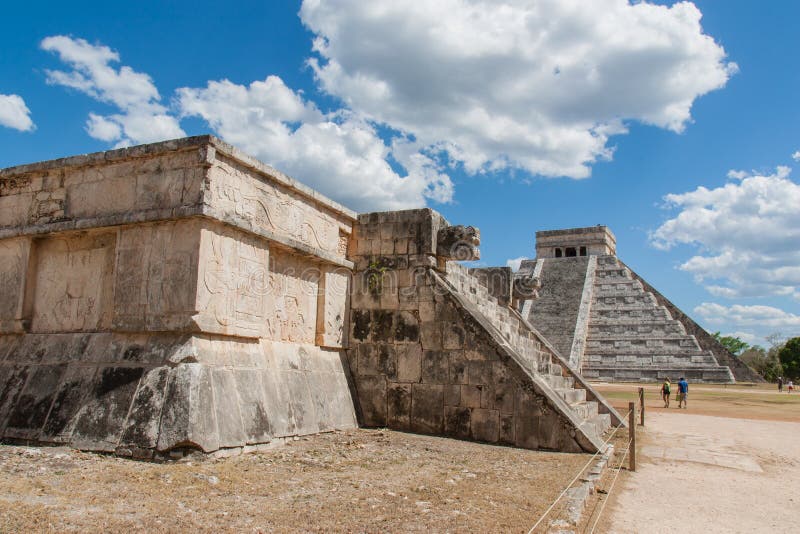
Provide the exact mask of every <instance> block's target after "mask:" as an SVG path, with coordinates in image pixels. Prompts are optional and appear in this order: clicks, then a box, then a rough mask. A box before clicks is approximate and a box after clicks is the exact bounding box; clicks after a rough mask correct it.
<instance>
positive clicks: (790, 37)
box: [0, 0, 800, 344]
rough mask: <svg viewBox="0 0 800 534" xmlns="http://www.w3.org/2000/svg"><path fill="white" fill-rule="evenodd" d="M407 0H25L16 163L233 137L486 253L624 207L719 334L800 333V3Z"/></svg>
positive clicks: (683, 300) (684, 299) (10, 103)
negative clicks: (475, 236) (434, 221)
mask: <svg viewBox="0 0 800 534" xmlns="http://www.w3.org/2000/svg"><path fill="white" fill-rule="evenodd" d="M395 4H397V5H395ZM399 5H400V4H399V3H396V2H395V3H393V2H389V1H383V0H375V1H374V2H370V3H369V4H365V3H363V2H356V1H344V0H342V1H337V2H327V1H322V0H306V2H305V3H301V2H251V3H246V2H242V3H238V5H237V7H235V8H232V7H226V8H225V9H220V7H219V4H218V3H211V2H203V1H193V2H169V3H150V2H141V3H136V4H132V3H119V2H108V3H91V2H74V3H70V4H69V5H67V4H64V3H53V4H52V5H47V4H46V3H39V4H33V3H12V4H10V5H8V6H5V8H4V20H5V23H6V24H5V25H4V26H5V27H6V28H7V30H6V31H4V32H2V33H1V34H0V49H2V50H3V53H2V54H0V147H2V148H0V167H7V166H12V165H16V164H21V163H28V162H32V161H39V160H45V159H51V158H56V157H62V156H67V155H72V154H78V153H86V152H93V151H99V150H107V149H109V148H112V147H114V146H124V145H126V144H137V143H141V142H151V141H156V140H160V139H166V138H170V137H175V136H180V135H183V134H186V135H195V134H201V133H214V134H216V135H218V136H220V137H222V138H223V139H225V140H227V141H229V142H231V143H233V144H235V145H237V146H239V147H240V148H242V149H243V150H245V151H247V152H249V153H252V154H253V155H255V156H257V157H259V158H260V159H262V160H264V161H266V162H267V163H270V164H273V165H275V166H276V167H278V168H279V169H281V170H283V171H285V172H287V173H288V174H290V175H292V176H294V177H295V178H297V179H299V180H301V181H304V182H306V183H308V184H309V185H311V186H313V187H316V188H318V189H320V190H322V191H323V192H324V193H326V194H328V195H329V196H331V197H333V198H335V199H337V200H339V201H341V202H343V203H345V204H347V205H349V206H351V207H353V208H354V209H358V210H360V211H367V210H380V209H390V208H402V207H413V206H420V205H423V204H427V205H429V206H431V207H433V208H435V209H437V210H439V211H441V212H442V213H443V214H444V215H445V216H446V217H447V218H448V219H449V220H451V221H452V222H454V223H463V224H472V225H475V226H477V227H479V228H480V229H481V231H482V236H483V245H482V247H481V248H482V253H483V259H482V263H484V264H487V265H488V264H491V265H504V264H506V262H507V261H509V260H512V259H515V258H520V257H530V256H532V255H533V236H534V232H535V231H537V230H543V229H553V228H563V227H573V226H588V225H594V224H607V225H608V226H610V227H611V229H612V230H613V231H614V233H615V234H616V236H617V240H618V253H619V256H620V257H621V258H622V259H623V260H624V261H625V262H626V263H628V265H630V266H631V267H633V268H634V269H636V270H637V271H638V272H639V273H640V274H641V275H642V276H644V277H645V278H646V279H648V280H649V281H650V282H651V283H652V284H653V285H654V286H656V287H657V288H659V289H660V290H661V291H662V292H663V293H664V294H665V295H667V296H668V297H669V298H671V299H672V300H673V301H674V302H675V303H676V304H678V305H679V306H680V307H682V308H683V309H684V310H685V311H687V312H688V313H689V314H690V315H692V316H693V317H694V318H695V319H697V320H698V321H699V322H700V323H701V324H703V325H704V326H705V327H706V328H707V329H709V330H711V331H715V330H721V331H722V332H723V333H736V334H738V335H741V336H742V337H743V338H744V339H745V340H747V341H751V342H759V343H762V344H763V339H762V338H763V336H765V335H768V334H770V333H773V332H781V333H783V334H784V335H800V290H799V289H798V286H800V210H799V209H797V208H798V206H799V205H800V186H798V178H797V176H798V175H800V168H799V167H800V161H796V160H795V159H793V157H792V156H793V154H795V153H796V152H798V151H800V135H799V134H800V106H798V104H797V88H798V87H800V68H798V67H799V66H800V65H798V63H799V62H800V59H798V54H797V51H798V50H800V34H798V32H797V31H796V24H795V21H796V20H798V16H799V15H800V4H797V3H796V2H791V1H778V0H774V1H771V2H764V3H757V2H752V1H746V0H740V1H739V0H724V1H723V0H716V1H708V2H695V3H694V4H689V3H680V4H675V3H672V2H660V3H658V4H647V3H636V5H632V4H629V3H627V2H625V1H624V0H597V1H595V2H591V3H589V4H585V3H584V4H581V3H580V2H570V1H559V2H556V1H540V2H533V1H530V2H526V1H517V0H513V1H512V0H509V1H508V2H506V3H503V4H502V5H501V4H500V3H498V2H490V1H488V0H485V1H483V0H472V1H467V0H442V1H441V2H436V3H431V2H419V3H409V4H406V5H403V6H401V7H398V6H399ZM366 6H369V7H366ZM8 28H12V29H13V30H8ZM796 158H797V159H800V153H798V154H797V155H796ZM731 171H734V172H731ZM698 188H704V189H698Z"/></svg>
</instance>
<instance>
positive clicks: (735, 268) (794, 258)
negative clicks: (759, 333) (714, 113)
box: [650, 167, 800, 298]
mask: <svg viewBox="0 0 800 534" xmlns="http://www.w3.org/2000/svg"><path fill="white" fill-rule="evenodd" d="M789 173H790V169H789V168H788V167H777V169H776V170H775V172H774V173H773V174H768V175H758V174H756V175H750V176H747V177H744V178H741V179H740V180H739V181H738V182H731V183H727V184H725V185H724V186H721V187H718V188H715V189H707V188H705V187H698V188H697V189H696V190H695V191H690V192H688V193H682V194H670V195H667V196H666V197H665V200H666V204H667V207H668V208H670V209H673V210H678V213H677V214H676V215H675V216H674V217H673V218H671V219H669V220H667V221H666V222H665V223H664V224H662V225H661V226H660V227H659V228H658V229H656V230H655V231H654V232H651V234H650V241H651V243H652V244H653V245H654V246H655V247H656V248H659V249H662V250H669V249H671V248H673V247H674V246H676V245H679V244H689V245H692V246H694V247H696V248H697V249H698V254H696V255H695V256H692V257H691V258H690V259H689V260H687V261H686V262H684V263H683V264H682V265H681V266H680V268H681V269H682V270H684V271H687V272H690V273H692V274H693V275H694V276H695V278H696V280H697V281H698V282H701V283H705V284H706V288H707V289H708V290H709V291H710V292H711V293H712V294H714V295H717V296H723V297H728V298H735V297H759V296H770V295H784V296H793V297H795V298H800V291H798V287H800V210H798V209H797V206H800V185H798V184H796V183H795V182H793V181H792V180H790V179H789Z"/></svg>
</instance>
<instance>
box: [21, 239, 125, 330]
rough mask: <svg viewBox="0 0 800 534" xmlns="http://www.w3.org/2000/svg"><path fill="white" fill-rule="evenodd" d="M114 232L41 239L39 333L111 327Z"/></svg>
mask: <svg viewBox="0 0 800 534" xmlns="http://www.w3.org/2000/svg"><path fill="white" fill-rule="evenodd" d="M115 242H116V236H115V234H113V233H109V234H99V235H88V236H81V235H77V236H72V237H63V238H52V239H46V240H44V241H42V242H40V243H38V244H37V266H36V282H35V295H36V296H35V301H34V306H33V319H32V325H31V329H32V331H34V332H70V331H81V330H96V329H102V328H104V327H107V326H108V322H109V318H110V309H111V299H112V293H113V280H112V278H113V269H114V252H115Z"/></svg>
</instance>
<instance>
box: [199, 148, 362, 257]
mask: <svg viewBox="0 0 800 534" xmlns="http://www.w3.org/2000/svg"><path fill="white" fill-rule="evenodd" d="M211 181H212V190H211V194H212V196H213V199H212V203H213V204H215V205H216V207H217V208H219V209H223V210H225V211H229V212H232V213H234V214H235V215H236V216H238V217H241V218H243V219H246V220H247V221H249V222H250V223H252V224H254V225H255V226H256V227H259V228H263V229H265V230H268V231H270V232H275V233H277V234H280V235H283V236H284V237H287V238H290V239H294V240H297V241H300V242H301V243H303V244H305V245H308V246H310V247H315V248H319V249H322V250H325V251H327V252H331V253H334V254H337V255H340V256H344V255H345V254H346V252H347V250H346V243H347V241H346V239H345V240H344V249H343V248H342V236H341V234H340V224H339V222H337V221H336V219H334V218H333V217H331V216H329V215H327V214H326V213H324V212H322V211H320V209H319V206H316V205H313V204H310V203H309V201H308V200H306V199H304V198H302V197H301V196H299V195H296V194H294V193H291V192H289V191H287V190H284V189H283V188H282V187H281V186H279V185H278V184H270V183H265V182H263V181H262V180H261V179H259V178H258V177H255V176H252V175H250V174H248V173H246V172H245V171H243V170H241V169H239V168H237V167H234V166H232V165H228V164H225V163H221V162H220V163H218V164H217V166H216V167H215V168H214V169H212V171H211ZM345 235H347V234H345Z"/></svg>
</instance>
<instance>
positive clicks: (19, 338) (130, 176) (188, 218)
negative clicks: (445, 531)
mask: <svg viewBox="0 0 800 534" xmlns="http://www.w3.org/2000/svg"><path fill="white" fill-rule="evenodd" d="M549 234H551V235H548V236H542V238H540V243H539V244H540V246H541V254H542V255H543V256H542V258H540V259H537V260H536V261H534V262H531V263H528V264H526V265H525V269H527V271H526V272H523V273H522V275H519V276H514V274H513V273H512V272H511V270H510V269H508V268H495V269H467V268H465V267H463V266H462V265H461V264H460V263H459V261H460V260H475V259H477V258H479V250H478V245H479V244H480V234H479V232H478V230H477V229H475V228H472V227H469V226H453V225H451V224H450V223H449V222H448V221H446V220H445V219H444V218H443V217H442V216H441V215H440V214H438V213H436V212H435V211H433V210H430V209H419V210H407V211H397V212H384V213H368V214H357V213H354V212H353V211H351V210H349V209H347V208H346V207H344V206H341V205H339V204H337V203H335V202H333V201H331V200H329V199H327V198H325V197H324V196H322V195H320V194H319V193H318V192H316V191H314V190H312V189H309V188H308V187H306V186H304V185H303V184H301V183H298V182H297V181H295V180H293V179H291V178H289V177H287V176H286V175H284V174H282V173H281V172H279V171H277V170H275V169H273V168H271V167H269V166H267V165H264V164H263V163H261V162H259V161H257V160H255V159H253V158H251V157H249V156H247V155H246V154H243V153H241V152H240V151H239V150H237V149H236V148H234V147H232V146H230V145H228V144H226V143H224V142H222V141H220V140H219V139H216V138H214V137H211V136H200V137H190V138H185V139H179V140H175V141H167V142H162V143H155V144H150V145H143V146H137V147H132V148H123V149H118V150H112V151H108V152H103V153H97V154H89V155H82V156H74V157H69V158H64V159H59V160H53V161H46V162H41V163H34V164H30V165H21V166H17V167H12V168H8V169H3V170H0V439H2V440H3V441H6V442H24V443H41V444H67V445H70V446H73V447H76V448H80V449H84V450H93V451H105V452H111V453H114V454H118V455H121V456H130V457H137V458H154V457H163V456H172V457H175V456H179V455H181V454H183V453H184V452H186V451H190V450H200V451H203V452H205V453H218V452H222V453H225V452H230V451H246V450H251V449H254V448H259V447H263V446H267V445H268V444H270V443H278V442H281V441H282V440H286V439H291V438H293V437H295V436H299V435H307V434H314V433H318V432H326V431H331V430H336V429H348V428H354V427H356V426H357V425H359V424H360V425H363V426H372V427H375V426H377V427H389V428H393V429H398V430H406V431H411V432H420V433H427V434H435V435H444V436H451V437H455V438H461V439H471V440H477V441H482V442H487V443H497V444H506V445H511V446H517V447H525V448H531V449H537V448H542V449H551V450H562V451H589V452H594V451H597V450H599V449H601V448H602V447H603V441H602V438H601V436H602V435H603V433H604V432H605V430H606V429H607V428H609V426H611V425H614V426H616V425H623V424H624V421H622V420H621V418H620V415H619V414H618V413H617V412H616V411H615V410H614V409H613V408H612V407H611V406H610V405H609V404H608V403H607V402H606V401H605V399H603V398H602V397H601V396H600V395H599V394H597V392H596V391H595V390H594V389H593V388H592V386H591V384H589V383H588V382H587V381H586V380H585V379H584V376H583V375H582V374H581V372H580V371H581V370H582V371H583V372H584V373H585V374H586V375H587V376H593V377H604V378H611V379H621V378H635V379H639V378H652V377H654V376H655V374H653V373H656V374H657V372H658V371H652V372H651V371H650V370H649V369H650V368H649V367H648V366H647V365H644V366H641V367H640V369H639V370H640V371H641V373H639V374H638V375H637V376H633V374H631V373H630V369H629V368H630V367H631V364H632V363H633V362H632V361H629V360H627V359H626V358H631V357H633V355H635V354H639V353H641V354H647V355H648V357H650V358H651V360H650V361H651V362H652V363H655V362H656V357H655V356H654V355H653V356H649V355H651V354H652V352H653V351H652V350H650V349H651V348H653V347H654V346H655V345H653V343H654V342H655V341H658V340H662V341H664V340H667V341H666V343H665V344H664V345H663V346H664V347H668V348H669V352H668V354H670V355H674V357H675V358H676V359H677V360H679V361H684V360H685V361H686V362H689V361H690V360H691V363H692V364H693V365H695V366H696V367H697V368H698V369H701V371H702V373H708V375H705V374H704V375H703V379H709V380H711V379H714V380H723V381H725V380H732V375H731V374H730V371H728V368H727V367H723V366H721V365H719V364H718V360H714V356H709V354H708V352H709V349H708V348H706V347H705V346H704V345H703V343H705V342H706V340H705V338H702V340H701V338H700V337H699V336H697V333H696V332H694V331H690V332H689V333H687V332H686V331H685V330H686V329H687V327H686V326H681V325H684V322H680V321H683V320H684V319H683V317H682V316H677V315H676V313H675V312H673V310H672V309H671V308H669V306H670V305H669V304H668V303H667V302H666V301H664V303H661V302H660V301H658V300H657V299H662V298H663V297H661V296H660V295H658V294H657V293H654V292H653V291H654V290H652V288H649V286H646V284H644V283H643V282H640V281H639V280H638V279H637V278H636V277H635V275H633V274H632V273H630V271H629V270H627V269H626V268H625V266H624V265H622V264H621V262H618V260H617V259H616V257H615V256H614V250H613V236H612V235H611V233H610V232H608V231H607V229H602V231H601V230H598V229H594V230H593V231H590V232H588V233H585V236H583V237H581V233H580V232H575V231H573V232H571V233H568V235H567V234H565V235H562V236H560V237H559V236H558V235H557V234H553V233H549ZM595 234H597V235H595ZM600 234H603V235H604V236H605V237H603V236H602V235H600ZM544 237H547V239H544ZM584 237H585V238H586V239H584ZM590 237H591V238H590ZM562 238H563V239H562ZM579 238H580V239H579ZM559 250H560V252H559ZM545 256H546V257H545ZM590 272H591V275H590ZM559 273H561V274H559ZM562 275H563V276H562ZM537 277H538V279H537ZM540 282H541V283H540ZM587 287H588V290H587V289H586V288H587ZM576 288H577V289H576ZM587 291H588V293H587ZM537 294H538V295H539V299H538V300H537V299H536V296H537ZM629 298H630V299H632V300H630V302H629V301H628V300H627V299H629ZM593 299H594V300H593ZM559 301H563V302H561V304H559ZM614 303H617V304H618V305H616V306H615V304H614ZM637 305H639V306H640V309H641V310H642V315H641V316H637V315H636V314H635V313H634V310H635V309H639V308H636V306H637ZM548 310H549V311H548ZM615 310H616V311H615ZM665 310H666V311H665ZM645 312H646V313H645ZM614 313H616V314H622V315H625V317H627V318H628V319H627V321H628V322H629V323H630V322H633V323H640V324H642V325H645V324H646V325H651V324H652V325H655V324H656V323H658V325H660V326H659V328H661V329H662V330H664V332H663V335H661V337H659V336H656V335H655V332H656V329H655V327H654V328H653V329H651V331H650V333H651V334H652V335H650V337H647V336H644V337H641V338H639V337H636V336H631V335H629V334H630V332H628V331H627V330H625V328H629V327H627V326H625V327H623V330H618V329H617V328H618V325H617V324H616V323H614V321H615V320H616V321H618V322H620V321H621V322H622V323H624V322H625V320H623V319H615V317H616V316H614ZM551 314H558V317H559V320H558V321H555V320H551V317H550V315H551ZM659 314H660V315H659ZM673 317H674V319H673ZM678 319H680V321H679V320H678ZM676 321H677V322H676ZM687 324H688V323H687ZM692 324H693V323H692ZM694 326H695V327H696V325H694ZM667 328H669V329H672V330H669V332H667V330H665V329H667ZM673 330H674V331H673ZM698 330H699V329H698ZM659 331H660V330H659ZM692 334H694V335H695V337H692ZM570 340H571V341H570ZM693 340H696V344H695V341H693ZM608 341H610V342H611V343H610V344H609V343H608ZM624 343H629V346H631V347H634V346H641V347H645V348H646V350H644V352H642V351H640V352H637V353H635V352H632V349H629V350H628V352H625V350H623V347H624V346H625V345H624ZM576 344H577V346H578V348H577V349H576V348H575V347H576ZM584 345H585V347H586V348H585V349H584V348H583V347H584ZM665 350H666V349H665ZM615 351H617V352H615ZM608 355H611V359H612V360H613V362H611V363H613V365H611V366H610V367H609V358H608V357H607V356H608ZM619 356H621V357H622V358H619ZM636 357H637V358H639V356H636ZM642 361H643V360H642ZM618 362H619V363H618ZM636 362H637V363H639V362H640V360H636ZM620 364H621V365H620ZM659 365H660V363H659ZM687 369H688V368H687ZM623 370H624V372H623ZM626 373H628V374H626ZM712 375H713V376H712ZM692 376H693V375H689V377H690V378H691V377H692Z"/></svg>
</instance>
